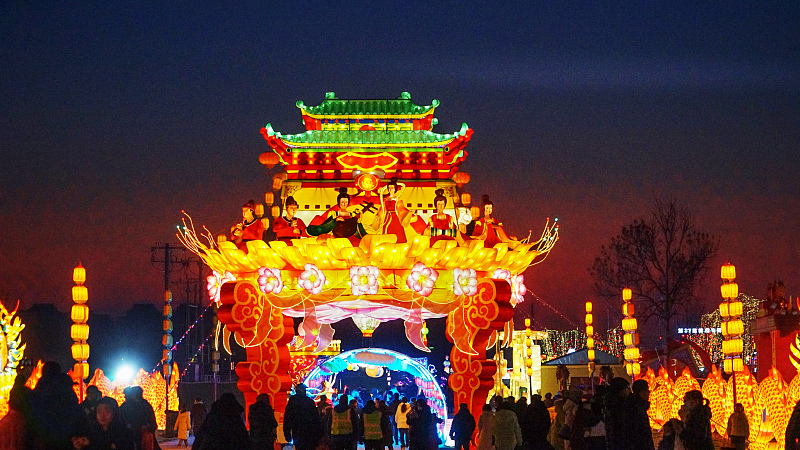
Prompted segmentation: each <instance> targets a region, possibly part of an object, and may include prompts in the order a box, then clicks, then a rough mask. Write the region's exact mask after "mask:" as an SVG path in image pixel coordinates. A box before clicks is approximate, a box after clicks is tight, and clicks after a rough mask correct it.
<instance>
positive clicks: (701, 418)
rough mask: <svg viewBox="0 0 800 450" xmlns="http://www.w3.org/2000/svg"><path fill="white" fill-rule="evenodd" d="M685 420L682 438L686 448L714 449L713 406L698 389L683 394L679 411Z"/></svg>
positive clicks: (691, 449) (694, 449)
mask: <svg viewBox="0 0 800 450" xmlns="http://www.w3.org/2000/svg"><path fill="white" fill-rule="evenodd" d="M678 415H679V416H680V417H681V420H682V421H683V431H681V433H680V435H679V436H680V439H681V441H682V442H683V447H684V448H685V449H686V450H713V449H714V441H713V438H712V436H711V408H710V407H709V406H708V399H707V398H704V397H703V393H702V392H700V391H698V390H696V389H695V390H693V391H689V392H687V393H686V394H685V395H684V396H683V407H682V408H681V409H680V410H679V411H678Z"/></svg>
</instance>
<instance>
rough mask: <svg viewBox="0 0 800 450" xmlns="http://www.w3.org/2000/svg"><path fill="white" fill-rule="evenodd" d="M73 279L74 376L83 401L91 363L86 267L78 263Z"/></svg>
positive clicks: (71, 313)
mask: <svg viewBox="0 0 800 450" xmlns="http://www.w3.org/2000/svg"><path fill="white" fill-rule="evenodd" d="M72 281H74V282H75V286H73V287H72V301H73V302H75V304H74V305H72V310H71V311H70V318H71V319H72V322H73V323H72V326H71V327H70V330H69V331H70V337H72V340H73V341H74V343H73V344H72V349H71V350H72V359H74V360H75V366H74V367H73V369H72V372H73V374H74V376H76V377H77V378H78V381H79V384H80V398H79V401H83V395H84V389H83V388H84V383H83V380H84V379H85V378H86V377H88V376H89V364H88V363H87V362H86V361H87V360H88V359H89V344H87V343H86V340H87V339H89V325H88V324H87V322H88V321H89V307H88V306H86V304H85V303H86V301H87V300H89V291H88V290H87V289H86V286H84V285H83V283H85V282H86V269H85V268H84V267H83V266H82V265H81V263H78V267H76V268H75V269H73V271H72Z"/></svg>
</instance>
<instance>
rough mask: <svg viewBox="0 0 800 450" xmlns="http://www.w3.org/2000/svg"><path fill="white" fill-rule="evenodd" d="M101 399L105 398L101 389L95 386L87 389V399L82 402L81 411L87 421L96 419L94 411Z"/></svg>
mask: <svg viewBox="0 0 800 450" xmlns="http://www.w3.org/2000/svg"><path fill="white" fill-rule="evenodd" d="M101 398H103V394H102V393H101V392H100V388H98V387H97V386H94V385H92V386H89V387H87V388H86V399H85V400H83V401H82V402H81V409H82V410H83V414H84V416H86V418H87V419H89V418H92V417H94V409H95V407H97V403H98V402H99V401H100V399H101Z"/></svg>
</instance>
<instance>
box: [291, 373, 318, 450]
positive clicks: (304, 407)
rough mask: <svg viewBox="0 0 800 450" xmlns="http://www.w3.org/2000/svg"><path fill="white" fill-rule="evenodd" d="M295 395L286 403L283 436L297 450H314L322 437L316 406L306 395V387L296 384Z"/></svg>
mask: <svg viewBox="0 0 800 450" xmlns="http://www.w3.org/2000/svg"><path fill="white" fill-rule="evenodd" d="M294 391H295V394H294V395H293V396H291V398H289V402H288V403H286V413H285V414H284V416H283V435H284V437H285V438H286V440H287V441H288V442H294V446H295V448H296V449H297V450H314V449H315V448H316V447H317V444H319V440H320V438H321V437H322V424H321V422H320V418H319V413H318V412H317V405H316V403H314V400H312V399H311V398H310V397H309V396H307V395H306V385H305V384H302V383H300V384H298V385H297V386H295V388H294Z"/></svg>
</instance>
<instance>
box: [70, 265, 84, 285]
mask: <svg viewBox="0 0 800 450" xmlns="http://www.w3.org/2000/svg"><path fill="white" fill-rule="evenodd" d="M72 281H73V282H75V284H78V285H80V284H83V283H85V282H86V269H85V268H84V267H83V266H82V265H81V263H78V267H76V268H74V269H72Z"/></svg>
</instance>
